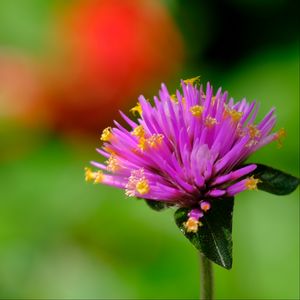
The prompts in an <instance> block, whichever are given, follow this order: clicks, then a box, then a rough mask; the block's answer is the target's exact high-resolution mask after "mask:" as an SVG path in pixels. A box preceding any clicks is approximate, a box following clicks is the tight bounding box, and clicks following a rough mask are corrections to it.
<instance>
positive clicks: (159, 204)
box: [145, 199, 168, 211]
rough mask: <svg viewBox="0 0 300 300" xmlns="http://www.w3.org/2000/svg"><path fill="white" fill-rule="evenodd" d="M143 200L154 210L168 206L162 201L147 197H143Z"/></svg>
mask: <svg viewBox="0 0 300 300" xmlns="http://www.w3.org/2000/svg"><path fill="white" fill-rule="evenodd" d="M145 201H146V203H147V204H148V206H149V207H150V208H152V209H153V210H155V211H161V210H163V209H165V208H167V207H168V205H167V204H166V203H164V202H162V201H155V200H148V199H145Z"/></svg>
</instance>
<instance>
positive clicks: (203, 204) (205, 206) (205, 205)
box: [200, 201, 211, 212]
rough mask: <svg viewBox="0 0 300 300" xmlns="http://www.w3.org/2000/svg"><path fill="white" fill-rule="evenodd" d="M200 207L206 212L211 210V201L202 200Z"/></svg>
mask: <svg viewBox="0 0 300 300" xmlns="http://www.w3.org/2000/svg"><path fill="white" fill-rule="evenodd" d="M200 207H201V209H202V210H203V211H204V212H207V211H208V210H210V207H211V205H210V203H209V202H207V201H203V202H201V204H200Z"/></svg>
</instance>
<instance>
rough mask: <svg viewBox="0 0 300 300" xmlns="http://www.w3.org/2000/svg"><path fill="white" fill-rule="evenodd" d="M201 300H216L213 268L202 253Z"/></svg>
mask: <svg viewBox="0 0 300 300" xmlns="http://www.w3.org/2000/svg"><path fill="white" fill-rule="evenodd" d="M200 299H201V300H212V299H214V275H213V266H212V263H211V261H210V260H208V259H207V258H206V257H205V256H204V255H203V254H201V253H200Z"/></svg>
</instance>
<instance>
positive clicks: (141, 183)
mask: <svg viewBox="0 0 300 300" xmlns="http://www.w3.org/2000/svg"><path fill="white" fill-rule="evenodd" d="M135 189H136V191H137V192H138V193H139V194H141V195H145V194H148V193H149V191H150V187H149V183H148V180H147V179H145V178H141V179H140V180H138V182H137V184H136V186H135Z"/></svg>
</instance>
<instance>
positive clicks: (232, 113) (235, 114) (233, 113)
mask: <svg viewBox="0 0 300 300" xmlns="http://www.w3.org/2000/svg"><path fill="white" fill-rule="evenodd" d="M224 107H225V110H224V114H223V117H224V118H227V117H231V119H232V121H233V122H239V121H240V119H241V117H242V116H243V113H242V112H240V111H237V110H235V109H231V108H229V107H228V106H227V105H226V104H224Z"/></svg>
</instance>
